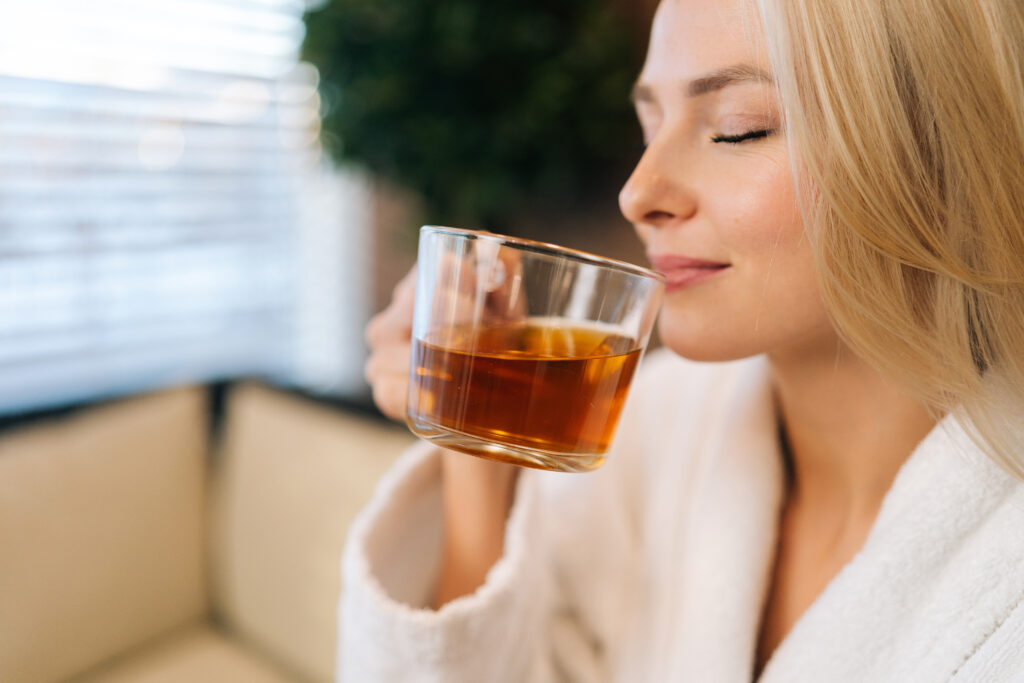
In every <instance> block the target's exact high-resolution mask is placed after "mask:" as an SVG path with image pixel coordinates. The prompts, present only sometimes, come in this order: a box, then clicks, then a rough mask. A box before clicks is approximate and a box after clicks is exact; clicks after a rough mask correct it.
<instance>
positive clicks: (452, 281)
mask: <svg viewBox="0 0 1024 683" xmlns="http://www.w3.org/2000/svg"><path fill="white" fill-rule="evenodd" d="M664 282H665V280H664V277H663V276H662V275H660V274H659V273H656V272H654V271H652V270H648V269H646V268H641V267H639V266H634V265H631V264H628V263H624V262H621V261H614V260H611V259H606V258H602V257H599V256H593V255H591V254H587V253H584V252H581V251H575V250H572V249H566V248H563V247H558V246H555V245H552V244H544V243H541V242H533V241H530V240H524V239H518V238H514V237H505V236H502V235H495V234H493V233H488V232H476V231H471V230H458V229H455V228H444V227H436V226H425V227H423V228H421V230H420V243H419V262H418V272H417V280H416V303H415V312H414V315H413V327H412V338H413V339H412V367H411V370H410V381H409V402H408V414H407V419H406V421H407V423H408V425H409V428H410V429H411V430H412V431H413V433H415V434H416V435H418V436H420V437H422V438H424V439H428V440H430V441H433V442H435V443H437V444H438V445H440V446H443V447H445V448H450V449H453V450H457V451H462V452H463V453H470V454H472V455H477V456H481V457H484V458H489V459H492V460H500V461H502V462H510V463H514V464H516V465H524V466H527V467H536V468H539V469H547V470H557V471H561V472H585V471H588V470H593V469H596V468H598V467H600V466H601V464H603V463H604V459H605V452H606V451H607V449H608V446H609V444H610V443H611V440H612V436H613V434H614V432H615V426H616V423H617V422H618V418H619V413H620V411H621V409H622V404H623V402H624V401H625V398H626V393H627V391H628V389H629V384H630V381H631V380H632V378H633V373H634V371H635V370H636V367H637V363H638V362H639V360H640V357H641V355H642V354H643V351H644V349H645V348H646V346H647V341H648V339H649V338H650V333H651V329H652V327H653V325H654V321H655V319H656V317H657V313H658V307H659V305H660V303H661V297H662V294H663V291H664Z"/></svg>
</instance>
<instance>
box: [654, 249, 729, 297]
mask: <svg viewBox="0 0 1024 683" xmlns="http://www.w3.org/2000/svg"><path fill="white" fill-rule="evenodd" d="M649 258H650V261H651V265H652V266H653V267H654V269H655V270H657V271H658V272H660V273H661V274H662V275H664V276H665V291H666V292H674V291H677V290H680V289H684V288H686V287H690V286H692V285H695V284H697V283H699V282H704V281H705V280H707V279H709V278H712V277H714V276H715V275H718V274H719V273H721V272H722V271H724V270H725V269H726V268H728V267H729V265H730V264H728V263H720V262H718V261H708V260H705V259H698V258H691V257H689V256H684V255H682V254H650V255H649Z"/></svg>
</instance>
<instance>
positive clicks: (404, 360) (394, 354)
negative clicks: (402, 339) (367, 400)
mask: <svg viewBox="0 0 1024 683" xmlns="http://www.w3.org/2000/svg"><path fill="white" fill-rule="evenodd" d="M411 351H412V347H411V345H410V344H389V345H387V346H382V347H379V348H376V349H374V351H373V353H372V354H370V357H369V358H368V359H367V360H366V366H365V368H364V371H363V374H364V375H365V377H366V381H367V382H368V383H370V384H374V383H375V381H376V380H377V379H378V378H380V377H384V376H386V375H391V374H406V375H407V374H409V366H410V365H411V363H410V357H409V356H410V353H411Z"/></svg>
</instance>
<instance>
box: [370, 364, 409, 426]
mask: <svg viewBox="0 0 1024 683" xmlns="http://www.w3.org/2000/svg"><path fill="white" fill-rule="evenodd" d="M408 395H409V376H408V375H389V376H388V377H385V378H383V379H382V380H380V381H378V382H377V383H376V384H374V385H373V402H374V403H376V404H377V407H378V408H380V411H381V412H382V413H384V414H385V415H387V416H388V417H390V418H391V419H393V420H404V419H405V405H406V401H407V399H408Z"/></svg>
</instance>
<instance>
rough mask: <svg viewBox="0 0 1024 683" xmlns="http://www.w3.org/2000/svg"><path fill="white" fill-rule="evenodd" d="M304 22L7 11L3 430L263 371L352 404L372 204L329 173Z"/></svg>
mask: <svg viewBox="0 0 1024 683" xmlns="http://www.w3.org/2000/svg"><path fill="white" fill-rule="evenodd" d="M304 9H305V5H304V4H303V3H302V2H297V1H296V0H92V1H91V2H88V3H83V2H80V1H79V0H33V2H31V3H8V4H7V6H5V9H4V19H3V22H0V412H12V411H20V410H27V409H32V408H36V407H41V406H45V405H55V404H59V403H65V402H70V401H78V400H83V399H87V398H91V397H95V396H109V395H115V394H119V393H125V392H131V391H137V390H143V389H150V388H155V387H159V386H163V385H167V384H173V383H179V382H191V381H202V380H209V379H218V378H230V377H236V376H241V375H253V374H257V375H263V376H270V377H273V378H275V379H277V380H279V381H287V382H296V383H302V384H305V385H309V386H312V387H313V388H315V389H318V390H321V391H333V392H342V393H344V392H346V391H353V390H357V389H358V387H359V379H358V374H359V373H358V366H359V364H360V362H361V354H362V347H361V342H360V341H359V337H360V336H361V328H362V324H363V321H364V320H365V316H366V311H365V310H364V308H363V306H362V303H361V297H359V296H358V295H357V294H356V293H357V292H358V291H360V288H361V286H362V282H363V280H362V278H363V273H364V272H365V267H366V266H365V265H363V264H362V260H361V259H360V258H359V249H360V248H361V247H360V245H361V244H362V243H363V242H361V240H364V239H365V238H364V237H363V235H364V234H365V231H366V227H365V226H366V223H367V219H366V209H365V204H366V200H365V198H364V195H365V190H364V183H362V182H361V181H360V180H359V178H358V176H353V175H352V174H338V173H335V172H333V171H331V170H329V169H328V168H327V167H326V166H325V165H324V163H323V161H322V160H321V153H320V149H319V146H318V144H317V132H318V126H319V123H318V117H317V108H318V106H319V99H318V97H317V95H316V73H315V70H314V69H312V67H309V66H308V65H303V64H300V63H298V61H297V55H298V48H299V45H300V42H301V39H302V36H303V26H302V22H301V16H302V12H303V11H304ZM345 246H347V247H349V248H348V249H345V248H343V247H345Z"/></svg>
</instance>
